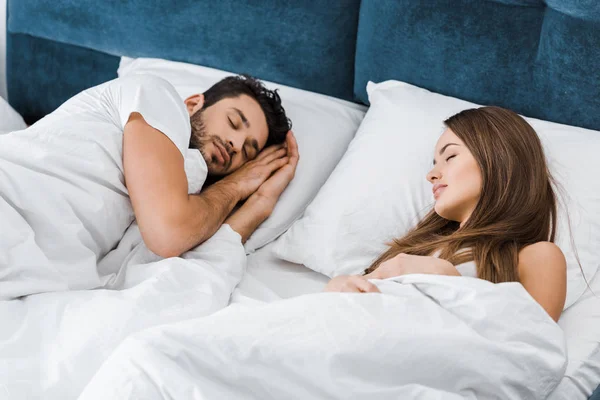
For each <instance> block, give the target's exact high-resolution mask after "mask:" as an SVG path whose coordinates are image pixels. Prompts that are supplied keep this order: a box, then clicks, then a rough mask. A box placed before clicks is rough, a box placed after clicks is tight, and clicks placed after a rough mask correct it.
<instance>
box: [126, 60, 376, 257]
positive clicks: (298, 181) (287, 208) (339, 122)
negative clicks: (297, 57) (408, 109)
mask: <svg viewBox="0 0 600 400" xmlns="http://www.w3.org/2000/svg"><path fill="white" fill-rule="evenodd" d="M240 72H243V71H240ZM134 73H149V74H153V75H158V76H160V77H162V78H163V79H166V80H167V81H168V82H170V83H171V84H173V86H175V89H176V90H177V91H178V92H179V94H180V95H181V97H182V98H186V97H188V96H190V95H192V94H195V93H202V92H204V91H205V90H207V89H208V88H209V87H211V86H212V85H213V84H214V83H216V82H217V81H219V80H221V79H222V78H224V77H226V76H230V75H232V73H231V72H226V71H220V70H216V69H212V68H207V67H202V66H198V65H193V64H186V63H180V62H174V61H167V60H160V59H149V58H138V59H131V58H125V57H124V58H122V59H121V64H120V66H119V70H118V75H119V76H126V75H129V74H134ZM264 83H265V86H267V87H268V88H269V89H279V95H280V96H281V99H282V103H283V106H284V108H285V111H286V113H287V115H288V117H289V118H290V119H291V120H292V124H293V128H292V129H293V131H294V134H295V136H296V139H297V141H298V149H299V152H300V162H299V163H298V168H297V170H296V176H295V178H294V180H293V181H292V182H291V183H290V185H289V186H288V188H287V189H286V191H285V192H284V193H283V195H282V196H281V198H280V199H279V202H278V203H277V205H276V207H275V209H274V210H273V213H272V214H271V217H270V218H269V219H267V220H266V221H265V222H264V223H263V224H262V225H261V226H260V227H259V228H258V229H257V230H256V231H255V232H254V234H253V235H252V236H251V237H250V238H249V240H248V241H247V242H246V245H245V248H246V252H247V253H251V252H253V251H255V250H257V249H259V248H260V247H262V246H264V245H266V244H268V243H270V242H272V241H273V240H275V239H276V238H277V237H278V236H279V235H281V234H282V233H283V232H285V231H286V230H287V229H288V228H289V227H290V226H291V225H292V223H293V222H294V221H295V220H296V219H298V218H299V217H300V216H301V215H302V213H303V212H304V209H305V208H306V206H307V205H308V204H309V203H310V202H311V200H312V199H313V198H314V197H315V195H316V194H317V192H318V191H319V188H320V187H321V186H322V185H323V184H324V183H325V181H326V180H327V178H328V177H329V174H331V171H333V169H334V168H335V166H336V165H337V163H338V161H339V160H340V158H342V156H343V155H344V152H345V151H346V148H347V147H348V144H349V143H350V141H351V140H352V138H353V137H354V134H355V133H356V130H357V129H358V126H359V125H360V122H361V121H362V119H363V117H364V115H365V111H366V107H364V106H362V105H358V104H354V103H351V102H348V101H344V100H340V99H336V98H334V97H329V96H325V95H321V94H317V93H312V92H308V91H304V90H300V89H295V88H291V87H287V86H283V85H278V84H275V83H271V82H264Z"/></svg>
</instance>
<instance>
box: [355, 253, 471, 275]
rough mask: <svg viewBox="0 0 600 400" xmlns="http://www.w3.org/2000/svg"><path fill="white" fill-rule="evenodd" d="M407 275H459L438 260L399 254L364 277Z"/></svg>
mask: <svg viewBox="0 0 600 400" xmlns="http://www.w3.org/2000/svg"><path fill="white" fill-rule="evenodd" d="M408 274H436V275H457V276H460V273H459V272H458V271H457V270H456V268H454V266H453V265H452V264H451V263H450V262H448V261H446V260H442V259H440V258H436V257H429V256H413V255H410V254H405V253H400V254H398V255H397V256H396V257H393V258H390V259H389V260H387V261H384V262H383V263H381V265H379V267H377V269H376V270H375V271H373V272H371V273H370V274H367V275H365V278H367V279H386V278H393V277H395V276H400V275H408Z"/></svg>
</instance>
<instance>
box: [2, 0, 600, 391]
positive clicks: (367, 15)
mask: <svg viewBox="0 0 600 400" xmlns="http://www.w3.org/2000/svg"><path fill="white" fill-rule="evenodd" d="M32 21H35V23H32ZM190 32H192V33H193V34H192V35H190ZM598 42H600V6H599V5H597V4H595V2H593V1H589V2H576V1H552V0H547V1H542V0H495V1H485V2H478V3H477V4H476V5H475V4H474V3H473V2H471V1H467V0H460V1H450V0H436V1H425V0H400V1H398V0H389V1H387V0H386V1H376V0H362V1H359V0H347V1H343V2H337V3H331V2H327V1H324V0H319V1H310V2H295V3H294V4H293V5H292V4H287V5H283V3H278V2H244V1H239V0H227V1H222V2H210V1H200V2H199V1H191V0H180V1H177V2H161V1H158V0H156V1H131V2H127V3H122V2H117V1H110V2H104V3H103V4H102V5H101V6H100V5H98V4H97V2H93V1H91V0H80V1H78V2H75V1H48V0H35V1H27V2H24V1H18V0H9V1H8V21H7V86H8V99H9V102H10V104H11V106H12V107H13V108H14V109H15V110H17V111H18V112H19V114H20V115H22V116H23V118H24V120H25V121H26V122H27V123H29V124H31V123H34V122H35V121H37V120H38V119H40V118H42V117H43V116H44V115H46V114H48V113H50V112H52V111H53V110H55V109H56V108H57V107H58V106H59V105H60V104H62V103H63V102H64V101H65V100H67V99H68V98H69V97H71V96H72V95H74V94H76V93H78V92H80V91H81V90H84V89H86V88H88V87H91V86H94V85H97V84H100V83H103V82H105V81H108V80H110V79H114V78H116V77H117V74H118V73H119V74H122V73H124V72H123V71H124V67H125V64H124V61H126V59H125V58H122V57H130V58H134V59H135V58H137V59H140V60H143V59H144V58H151V59H164V60H173V61H177V62H182V63H186V64H193V65H201V66H205V67H210V68H214V69H217V70H221V71H230V72H234V73H242V72H246V73H249V74H252V75H255V76H257V77H259V78H261V79H264V80H266V81H270V82H273V84H277V85H282V86H284V87H283V88H282V93H286V95H287V94H288V93H289V98H290V99H292V98H293V99H308V98H309V97H306V96H307V93H310V95H311V96H312V95H313V94H314V95H315V96H322V97H319V98H322V99H323V98H327V99H331V101H334V102H337V103H339V104H342V105H343V106H344V107H347V108H348V110H351V111H347V114H345V115H346V116H347V118H348V119H350V118H356V119H357V120H356V123H357V124H358V123H359V122H360V117H359V116H356V115H358V114H360V113H362V114H364V112H365V110H366V107H367V106H368V105H369V97H368V94H367V83H368V82H369V81H374V82H381V81H385V80H390V79H394V80H398V81H402V82H406V83H409V84H412V85H416V86H419V87H421V88H425V89H428V90H430V91H433V92H437V93H441V94H444V95H446V96H452V97H456V98H460V99H464V100H467V101H470V102H473V103H478V104H496V105H500V106H504V107H508V108H511V109H514V110H516V111H517V112H519V113H521V114H523V115H527V116H528V117H533V118H538V119H541V120H547V121H553V122H556V123H562V124H568V125H573V126H577V127H581V128H586V129H589V130H595V131H598V130H600V117H599V116H598V113H597V110H598V109H600V70H598V68H597V63H598V62H599V61H600V53H599V52H598V46H597V43H598ZM146 65H148V64H146ZM186 68H187V67H186ZM118 71H119V72H118ZM181 73H183V72H181ZM207 76H210V77H212V78H214V76H215V75H212V72H211V73H208V72H207ZM174 79H176V78H174ZM296 89H298V91H296ZM286 90H287V92H286ZM294 96H297V97H294ZM312 98H313V97H310V99H312ZM284 99H285V98H284ZM290 101H291V100H290ZM297 101H301V100H297ZM311 101H312V100H311ZM357 113H358V114H357ZM348 129H350V128H348ZM350 139H351V138H346V139H344V140H345V141H342V139H341V136H340V139H339V140H340V142H339V143H344V145H343V146H342V147H344V146H347V145H348V143H349V141H350ZM331 140H333V138H332V139H331ZM336 140H338V139H336ZM307 143H308V142H307ZM344 149H345V147H344ZM341 156H342V154H339V156H338V157H337V160H339V159H340V158H341ZM334 167H335V165H332V166H331V167H330V168H329V167H328V168H329V173H330V172H331V170H332V169H333V168H334ZM325 179H327V176H324V177H322V180H321V181H320V182H319V185H322V184H323V183H324V180H325ZM315 195H316V193H313V194H311V195H310V196H308V197H307V198H306V199H305V200H304V201H305V202H310V201H311V200H312V198H313V197H314V196H315ZM296 218H298V216H296ZM292 222H293V221H287V222H286V223H285V224H284V225H281V226H279V227H275V228H273V229H271V230H272V232H271V231H269V232H266V233H265V235H266V234H267V233H270V234H272V235H274V236H278V235H280V234H281V233H283V232H282V230H283V228H282V226H283V227H284V228H285V229H287V228H289V226H290V224H291V223H292ZM261 234H262V233H261ZM131 240H132V241H135V238H134V235H133V233H132V236H131ZM264 242H265V240H263V241H261V242H260V243H258V242H256V241H255V242H253V243H254V244H253V245H252V246H251V248H248V247H247V248H246V253H248V255H247V259H246V261H245V263H246V264H247V267H246V273H245V274H244V275H243V277H241V276H240V277H239V280H240V282H239V284H238V285H237V287H236V289H235V291H233V288H232V291H233V297H232V302H233V303H234V304H239V305H241V306H246V305H248V304H249V305H251V304H253V303H272V302H274V301H276V300H280V299H292V300H293V299H294V298H296V297H298V296H302V295H307V294H310V293H317V292H320V291H321V290H322V289H323V287H324V285H325V284H326V282H327V281H328V279H329V278H328V277H327V276H325V275H323V274H321V273H318V272H315V271H314V270H311V269H309V268H307V267H306V266H304V265H301V264H298V263H292V262H289V261H284V260H282V259H280V257H277V256H276V253H277V252H276V251H275V252H274V251H273V249H274V247H275V246H277V243H268V244H267V243H264ZM129 248H130V249H131V248H133V245H131V246H129ZM140 257H145V255H143V254H142V255H140ZM240 257H241V256H240ZM599 264H600V262H598V260H597V259H596V264H595V265H594V267H596V268H597V267H598V265H599ZM153 265H154V267H153V268H155V271H156V273H157V274H167V273H172V272H165V270H164V264H160V261H158V263H157V264H153ZM161 268H162V269H161ZM181 268H182V269H181V271H184V270H185V268H186V266H184V265H182V266H181ZM144 273H147V272H144ZM144 273H142V272H140V274H141V275H140V276H139V277H138V279H140V280H142V279H143V276H142V275H143V274H144ZM597 275H598V274H592V275H586V276H587V278H588V279H589V283H590V286H591V288H592V289H593V291H594V292H595V293H596V294H599V293H600V279H599V278H598V276H597ZM157 276H158V275H157ZM185 277H188V278H189V276H188V275H181V276H179V278H177V279H180V280H179V281H178V280H177V279H173V280H172V281H171V283H173V284H177V282H179V283H180V284H182V285H183V284H184V280H185ZM234 286H236V285H234ZM175 287H176V286H175ZM188 289H190V291H198V290H199V291H202V290H204V289H202V288H201V287H190V288H188ZM153 290H157V289H156V287H155V286H152V285H149V289H148V290H147V291H146V292H144V293H146V295H147V296H150V295H151V294H152V293H155V294H156V293H167V292H160V291H157V292H156V291H155V292H153ZM161 290H162V289H161ZM169 290H173V289H172V288H171V289H169ZM169 293H170V292H169ZM190 293H191V292H190ZM203 293H207V295H208V294H210V293H211V292H210V290H208V289H206V291H205V292H203ZM190 296H191V295H190ZM59 297H60V296H54V295H48V296H41V297H39V298H36V299H32V300H30V301H23V302H22V303H20V304H19V306H18V307H8V306H7V305H2V307H4V306H6V308H3V309H2V311H3V314H2V315H3V316H4V317H5V318H6V319H5V320H8V321H10V322H11V323H13V324H14V325H13V326H16V327H17V326H18V329H20V330H33V327H35V328H36V329H37V330H42V331H43V330H44V329H48V330H52V332H53V334H52V335H49V336H48V337H46V338H45V339H41V336H36V335H37V334H38V333H39V332H36V333H31V334H28V335H22V336H19V340H14V337H13V338H12V339H13V342H12V345H13V346H14V345H15V343H17V344H18V345H17V346H16V347H15V349H21V350H19V351H23V352H24V354H26V356H22V355H21V354H19V351H17V350H14V352H13V353H9V354H11V357H12V358H6V359H5V360H3V362H4V363H5V365H4V367H5V368H6V367H7V366H8V365H9V364H10V363H11V362H12V363H13V364H11V365H13V366H15V367H14V370H15V371H16V372H15V373H14V374H12V375H6V376H5V377H4V379H7V381H8V380H10V379H23V376H26V375H23V374H21V375H19V374H18V371H19V370H22V371H28V374H29V375H28V378H30V379H35V377H37V378H41V377H44V384H45V386H44V387H46V388H50V389H48V391H45V392H38V391H36V390H34V389H32V388H31V387H30V382H28V381H27V380H22V381H19V382H17V384H14V382H1V381H0V384H5V385H6V387H7V388H10V391H9V389H6V393H2V390H3V387H2V386H0V394H2V395H3V396H7V397H6V398H24V397H25V396H31V397H35V396H36V395H37V396H43V397H44V398H77V396H79V394H80V392H81V391H82V390H84V387H85V385H86V384H87V380H89V378H90V377H91V376H92V375H93V373H94V371H93V368H92V367H86V368H81V371H76V372H73V371H70V370H71V369H74V366H75V365H78V366H79V365H80V364H78V362H79V363H81V362H82V360H83V359H85V357H87V356H89V357H90V359H89V360H88V361H89V365H96V364H97V365H100V364H101V363H102V361H103V360H101V359H98V360H94V359H93V356H90V354H93V353H90V352H89V351H88V350H86V349H89V348H90V347H93V346H94V343H96V345H98V346H102V343H108V342H103V341H102V340H101V339H100V338H98V337H96V335H99V334H100V333H99V332H110V333H111V334H114V337H115V340H117V338H120V337H119V335H118V333H116V332H114V331H113V330H108V331H102V330H101V329H103V328H104V329H105V328H106V326H108V325H110V324H111V319H110V318H111V316H113V317H114V315H115V313H116V312H117V311H116V310H118V311H119V312H120V313H121V314H119V315H120V320H119V322H117V323H115V326H121V327H124V326H126V324H127V321H129V322H130V325H135V324H136V323H138V322H135V323H134V322H131V321H138V320H135V318H134V315H138V313H142V314H143V312H146V313H149V311H148V310H149V309H150V308H151V306H156V307H166V306H165V304H162V303H161V304H160V305H157V304H153V303H151V302H149V303H147V304H146V303H142V302H141V301H140V300H139V299H140V298H146V299H148V298H150V297H143V296H140V297H135V299H136V300H135V301H136V302H133V300H132V299H133V298H134V297H132V298H128V297H127V296H123V297H121V298H111V299H110V301H111V306H110V307H112V308H106V307H105V306H104V305H103V304H102V301H106V299H103V298H102V296H98V297H96V296H95V293H90V294H83V293H74V294H72V295H70V297H69V298H59ZM175 300H177V301H192V302H193V301H196V302H197V301H198V300H197V299H194V298H193V297H179V298H177V297H173V301H175ZM165 302H168V301H165ZM219 302H220V303H223V304H226V303H227V302H228V298H227V297H224V298H219V300H218V302H215V304H214V307H215V308H209V309H207V310H205V311H202V312H200V311H198V310H197V309H196V310H193V309H191V308H189V307H188V308H186V309H185V310H181V309H178V308H177V307H178V305H177V304H176V303H173V304H172V305H171V306H172V308H170V309H169V310H171V311H172V310H176V309H177V310H178V311H177V312H180V314H178V316H179V317H183V316H186V317H191V316H193V317H199V316H202V315H204V314H203V313H204V312H206V313H210V312H212V311H214V310H215V309H216V308H218V307H221V306H222V305H219V304H220V303H219ZM217 303H219V304H217ZM81 304H86V305H88V306H89V307H90V308H89V309H87V310H85V308H83V306H81ZM128 304H129V306H130V308H127V307H128ZM131 304H133V305H131ZM183 308H185V307H183ZM124 309H126V312H123V310H124ZM166 309H167V308H165V310H166ZM599 309H600V307H598V298H597V297H596V296H595V295H594V294H593V293H592V292H590V291H586V292H585V294H583V295H582V296H577V299H576V301H574V302H573V304H572V305H571V306H570V307H569V308H568V309H567V310H566V311H565V312H564V313H563V316H562V317H561V320H560V322H559V325H560V327H561V328H562V329H563V331H564V333H565V339H566V343H567V351H568V357H569V363H568V365H567V366H566V369H565V372H564V377H563V378H562V380H561V382H560V384H558V386H557V387H556V388H555V390H554V391H553V392H552V394H551V395H550V396H549V397H548V398H550V399H569V400H572V399H577V398H581V399H585V398H587V397H588V396H591V397H589V398H590V399H593V400H596V399H600V387H599V389H598V390H596V392H595V394H592V392H593V391H594V388H596V387H598V384H600V340H599V339H598V338H600V319H599V318H600V316H599V315H598V311H597V310H599ZM90 310H92V311H91V312H97V313H98V315H101V316H102V318H103V319H102V318H100V319H96V321H95V322H92V320H91V319H90V318H88V319H85V318H84V319H82V318H83V317H84V314H87V313H89V312H90ZM20 313H21V314H20ZM22 315H26V316H27V318H26V319H25V321H26V322H25V323H23V324H21V322H17V321H18V320H19V318H20V317H19V316H22ZM147 315H151V313H149V314H147ZM172 315H175V314H172ZM128 318H129V320H128ZM173 318H174V317H173ZM98 320H101V321H103V322H102V323H99V322H98ZM36 321H43V324H41V323H39V322H36ZM139 321H142V322H139V324H140V325H139V326H136V329H141V328H143V327H145V325H144V323H145V322H144V321H145V320H143V319H139ZM164 322H165V323H168V322H170V320H165V321H164ZM86 323H89V326H88V327H87V330H82V328H81V325H85V324H86ZM119 323H121V324H122V325H119ZM104 324H105V325H104ZM69 328H71V329H72V330H73V331H76V332H81V333H82V334H81V336H80V337H75V336H74V335H66V339H65V338H63V339H61V340H59V339H58V338H59V334H60V332H61V330H62V332H63V334H64V332H65V330H68V329H69ZM15 329H17V328H15ZM53 335H56V336H53ZM86 335H87V336H86ZM3 339H5V340H6V341H5V342H4V343H3V346H4V348H6V346H10V345H11V341H10V340H9V339H11V338H10V336H9V337H6V338H3ZM36 340H37V341H40V342H43V341H44V340H46V341H48V342H51V341H52V340H56V343H54V344H53V346H48V347H43V346H42V345H40V344H37V342H36ZM119 340H120V339H119ZM28 343H31V344H33V343H36V345H35V346H38V345H39V346H41V347H43V348H44V349H46V348H48V349H50V348H51V352H52V354H51V357H50V358H52V359H54V360H60V362H59V363H58V365H59V366H58V367H56V368H55V369H50V370H44V369H40V368H38V369H36V367H35V364H36V363H37V362H38V359H36V356H35V355H34V354H35V353H34V352H27V351H25V347H24V346H26V345H27V344H28ZM42 344H43V343H42ZM57 344H58V345H57ZM19 346H21V347H19ZM35 346H32V347H35ZM107 346H108V345H107ZM28 350H31V349H28ZM5 354H7V353H5ZM11 369H13V368H11ZM3 371H6V369H5V370H3ZM69 374H72V375H69ZM78 374H79V375H78ZM65 376H72V377H78V378H80V380H79V381H76V380H73V381H72V382H71V385H66V384H64V383H63V384H60V381H61V379H64V377H65ZM100 378H101V379H100V381H99V382H102V379H109V378H110V376H109V375H106V376H105V377H104V378H102V376H101V377H100ZM7 383H11V384H12V385H8V384H7ZM98 384H99V383H98ZM94 393H100V392H97V391H96V392H95V391H94V386H91V387H87V388H85V393H84V394H86V395H87V397H82V398H94V396H93V395H94ZM19 395H20V396H19ZM11 396H12V397H11ZM15 396H16V397H15ZM0 397H1V396H0ZM423 398H426V397H423ZM442 398H443V397H442Z"/></svg>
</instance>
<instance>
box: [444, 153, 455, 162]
mask: <svg viewBox="0 0 600 400" xmlns="http://www.w3.org/2000/svg"><path fill="white" fill-rule="evenodd" d="M454 157H456V154H453V155H451V156H448V157H446V162H448V161H450V159H451V158H454Z"/></svg>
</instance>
